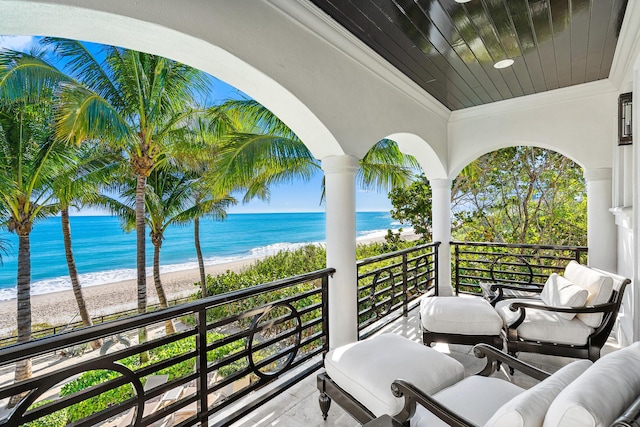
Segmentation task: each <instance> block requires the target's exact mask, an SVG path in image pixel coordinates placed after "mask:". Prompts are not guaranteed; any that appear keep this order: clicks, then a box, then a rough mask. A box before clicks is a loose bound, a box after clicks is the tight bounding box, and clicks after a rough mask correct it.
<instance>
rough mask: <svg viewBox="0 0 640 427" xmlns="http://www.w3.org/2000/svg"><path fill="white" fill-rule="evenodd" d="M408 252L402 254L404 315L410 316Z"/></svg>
mask: <svg viewBox="0 0 640 427" xmlns="http://www.w3.org/2000/svg"><path fill="white" fill-rule="evenodd" d="M407 258H408V255H407V253H403V254H402V315H403V316H404V317H407V316H409V295H407V288H408V287H409V284H408V283H407Z"/></svg>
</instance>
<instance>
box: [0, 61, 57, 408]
mask: <svg viewBox="0 0 640 427" xmlns="http://www.w3.org/2000/svg"><path fill="white" fill-rule="evenodd" d="M22 62H26V63H29V64H36V65H37V66H39V67H41V68H44V69H46V70H53V72H52V73H51V74H53V75H56V73H55V69H54V68H53V67H51V66H50V65H49V64H48V63H46V62H45V61H44V60H42V59H41V58H39V57H36V56H32V55H28V54H19V53H9V54H6V55H3V56H1V57H0V221H1V224H2V225H3V226H4V227H6V228H7V229H8V230H9V231H10V232H12V233H15V234H16V235H17V236H18V271H17V291H18V292H17V296H18V313H17V323H18V339H17V342H18V343H23V342H26V341H29V340H30V339H31V296H30V292H31V242H30V235H31V231H32V229H33V225H34V223H35V222H36V221H37V220H39V219H41V218H44V217H47V216H51V215H53V214H55V213H57V211H58V206H57V204H56V203H55V201H56V200H55V197H54V195H53V188H52V183H53V182H54V181H55V179H56V177H57V176H58V175H60V174H61V173H62V171H63V170H64V167H65V164H66V163H67V159H68V149H67V147H66V146H65V145H64V144H62V143H61V142H60V141H59V140H57V139H56V138H55V136H54V133H53V129H52V127H51V123H50V117H51V116H52V112H53V90H54V85H55V83H56V80H55V78H51V75H50V74H47V73H46V72H44V73H43V76H44V77H43V78H41V79H39V80H38V79H22V78H20V69H19V67H18V64H20V63H22ZM30 376H31V361H30V360H29V359H27V360H24V361H22V362H20V363H17V364H16V380H22V379H26V378H29V377H30ZM16 402H17V398H16V397H15V396H14V398H12V400H11V402H10V403H11V404H15V403H16Z"/></svg>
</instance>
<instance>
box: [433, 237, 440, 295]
mask: <svg viewBox="0 0 640 427" xmlns="http://www.w3.org/2000/svg"><path fill="white" fill-rule="evenodd" d="M439 252H440V242H438V244H437V245H435V246H434V248H433V255H434V256H433V262H434V270H435V276H436V280H435V292H434V295H435V296H438V295H440V262H439V259H440V258H439V255H438V253H439Z"/></svg>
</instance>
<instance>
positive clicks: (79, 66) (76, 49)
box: [42, 37, 122, 106]
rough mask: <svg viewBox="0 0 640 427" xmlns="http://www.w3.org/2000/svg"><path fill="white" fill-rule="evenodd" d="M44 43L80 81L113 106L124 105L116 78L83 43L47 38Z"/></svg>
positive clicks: (108, 47) (106, 47) (110, 48)
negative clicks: (114, 78)
mask: <svg viewBox="0 0 640 427" xmlns="http://www.w3.org/2000/svg"><path fill="white" fill-rule="evenodd" d="M42 43H43V44H44V45H45V46H51V47H53V50H54V52H55V53H56V54H57V55H58V56H59V57H60V58H61V59H63V60H64V61H65V68H66V69H67V70H69V73H70V74H71V75H72V76H75V77H76V79H77V80H78V81H81V82H82V83H83V84H84V85H85V86H86V87H88V88H91V90H92V91H94V92H95V93H97V94H99V95H100V96H101V97H103V98H104V99H106V100H108V101H109V103H110V104H111V105H114V106H120V105H122V100H121V97H120V91H119V88H118V87H117V85H116V83H115V82H114V80H113V77H114V76H113V75H112V74H110V73H109V72H108V71H107V69H106V68H105V67H103V66H102V64H101V63H100V61H99V60H98V58H96V57H95V56H94V55H93V54H92V53H91V51H89V49H87V47H86V46H85V45H84V44H83V43H82V42H80V41H78V40H69V39H63V38H58V37H45V38H44V39H43V40H42ZM105 49H106V50H107V52H108V51H110V50H112V49H115V48H113V47H111V46H105Z"/></svg>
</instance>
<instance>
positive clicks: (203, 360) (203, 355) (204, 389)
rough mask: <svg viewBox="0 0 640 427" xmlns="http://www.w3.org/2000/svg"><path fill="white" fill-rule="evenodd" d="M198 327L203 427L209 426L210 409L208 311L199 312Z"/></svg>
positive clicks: (197, 348)
mask: <svg viewBox="0 0 640 427" xmlns="http://www.w3.org/2000/svg"><path fill="white" fill-rule="evenodd" d="M196 325H197V328H198V335H196V350H197V352H198V357H197V359H196V369H197V370H198V381H197V388H198V397H199V399H198V420H199V421H200V425H201V426H202V427H207V426H208V425H209V416H208V415H206V413H207V411H208V409H209V391H208V384H207V382H208V381H207V310H205V309H202V310H199V311H198V316H197V321H196Z"/></svg>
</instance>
